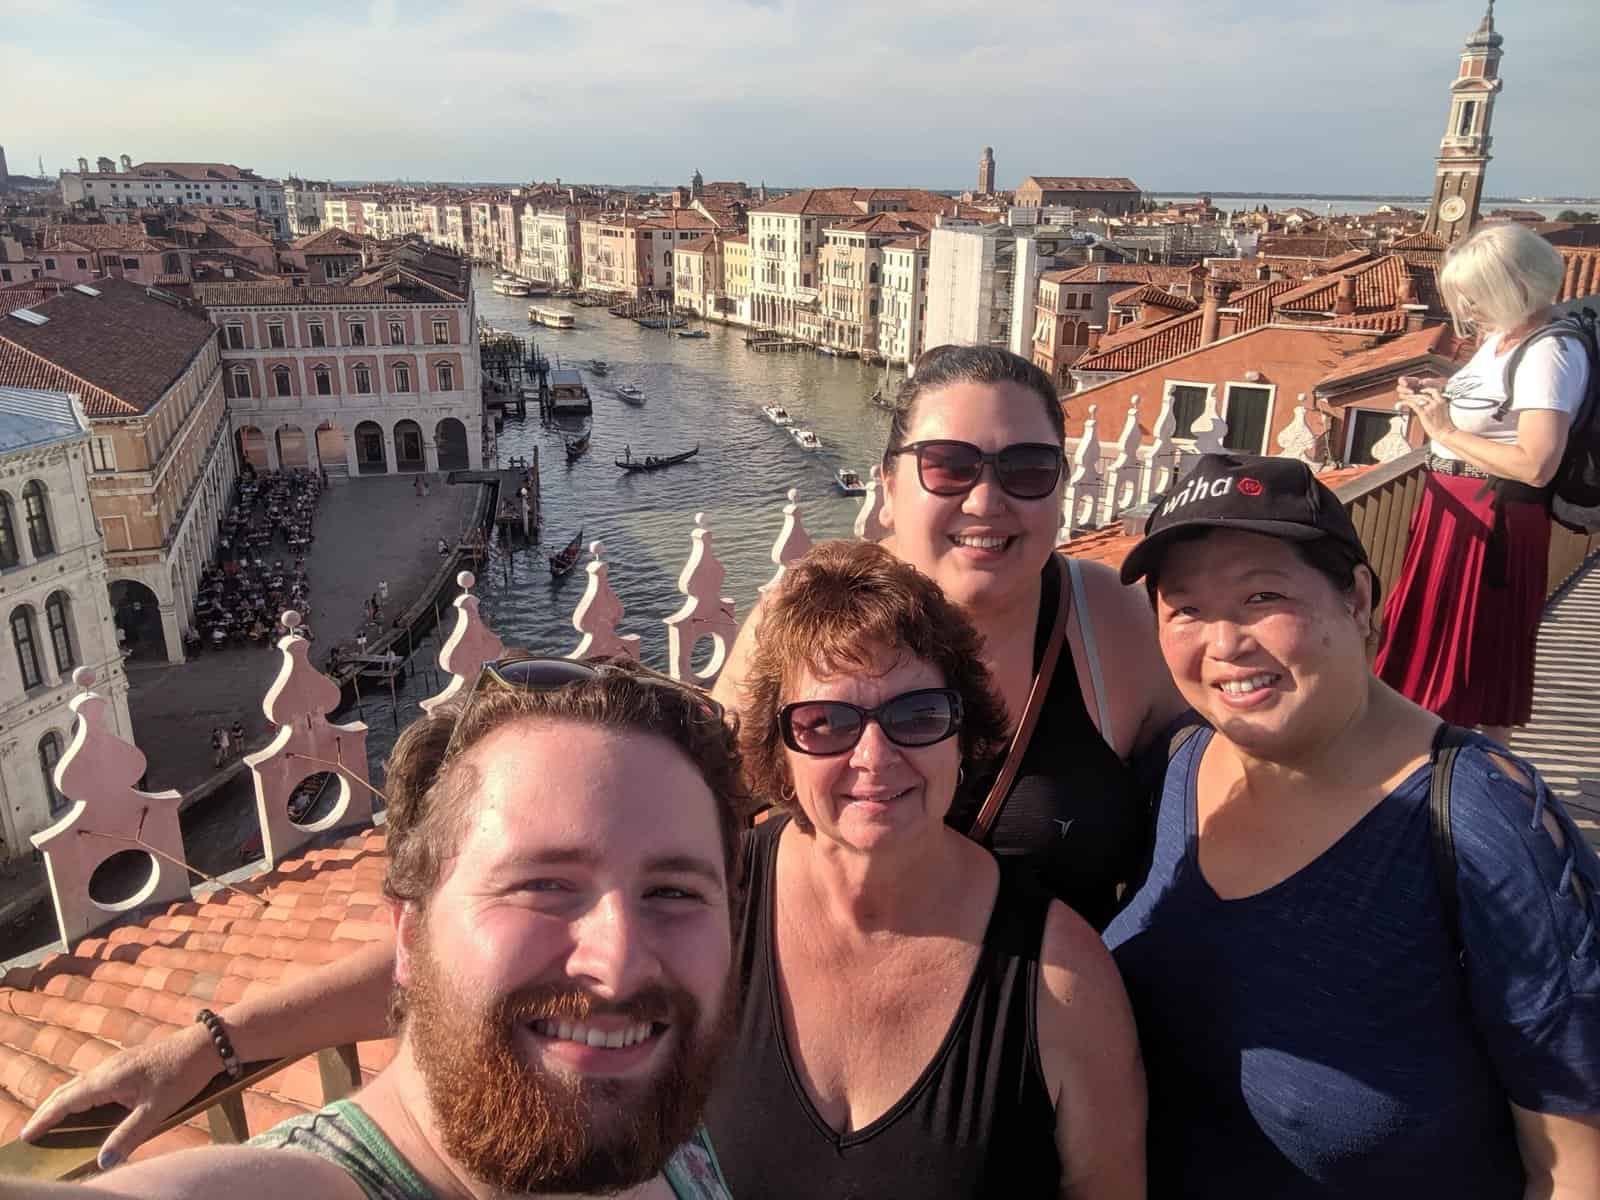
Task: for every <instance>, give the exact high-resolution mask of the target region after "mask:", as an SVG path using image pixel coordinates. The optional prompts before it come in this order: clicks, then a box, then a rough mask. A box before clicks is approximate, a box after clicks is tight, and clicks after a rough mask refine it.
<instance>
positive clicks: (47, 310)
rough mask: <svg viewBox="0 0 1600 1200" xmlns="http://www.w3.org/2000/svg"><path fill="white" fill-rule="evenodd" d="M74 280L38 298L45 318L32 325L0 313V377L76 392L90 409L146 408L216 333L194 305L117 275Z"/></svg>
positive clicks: (110, 413)
mask: <svg viewBox="0 0 1600 1200" xmlns="http://www.w3.org/2000/svg"><path fill="white" fill-rule="evenodd" d="M94 287H95V289H96V290H98V291H99V292H100V294H99V295H98V296H88V295H85V294H84V293H82V292H79V291H76V290H74V289H72V288H67V289H65V290H63V291H62V292H61V293H60V294H58V295H56V296H52V297H50V298H49V299H47V300H44V301H42V302H41V303H40V304H39V305H38V306H37V308H35V309H34V311H35V312H38V313H40V314H42V315H43V316H46V317H48V318H49V320H48V321H46V323H45V324H43V325H30V324H27V323H25V322H23V321H21V320H18V319H16V318H14V317H0V383H4V384H8V385H10V386H12V387H39V388H47V389H50V390H53V391H62V392H80V393H82V395H83V406H84V411H85V412H86V413H88V415H89V416H91V417H122V416H129V415H131V414H137V413H141V412H144V411H145V410H146V409H148V408H149V407H150V406H151V405H153V404H154V403H155V402H156V401H158V400H160V399H161V397H162V396H163V395H164V394H165V393H166V391H167V389H168V388H170V387H171V386H172V385H173V384H174V383H175V382H176V381H177V379H178V377H179V376H180V375H182V374H183V372H184V371H185V370H186V369H187V368H188V366H189V364H190V363H191V362H193V360H194V358H195V356H196V355H197V354H199V353H200V352H201V350H203V349H204V348H205V346H206V344H207V343H208V342H210V341H211V339H212V338H213V337H215V336H216V330H215V329H214V328H213V327H212V325H211V322H209V321H207V320H206V319H205V317H203V316H202V315H200V314H199V313H198V312H196V311H193V310H190V309H188V308H187V307H180V306H179V305H177V304H173V303H170V302H168V301H166V300H162V299H159V298H157V297H155V296H152V295H150V294H149V293H148V292H147V290H146V289H145V288H142V287H139V286H138V285H136V284H132V283H127V282H125V281H123V280H120V279H102V280H97V281H96V282H95V284H94Z"/></svg>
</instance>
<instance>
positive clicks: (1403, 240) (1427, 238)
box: [1389, 230, 1448, 251]
mask: <svg viewBox="0 0 1600 1200" xmlns="http://www.w3.org/2000/svg"><path fill="white" fill-rule="evenodd" d="M1447 246H1448V243H1447V242H1446V241H1445V240H1444V239H1443V238H1442V237H1440V236H1439V235H1438V234H1437V233H1426V232H1423V231H1421V230H1419V231H1418V232H1416V233H1411V234H1407V235H1406V236H1405V237H1400V238H1395V240H1394V241H1393V242H1391V243H1390V244H1389V249H1391V250H1438V251H1443V250H1445V249H1446V247H1447Z"/></svg>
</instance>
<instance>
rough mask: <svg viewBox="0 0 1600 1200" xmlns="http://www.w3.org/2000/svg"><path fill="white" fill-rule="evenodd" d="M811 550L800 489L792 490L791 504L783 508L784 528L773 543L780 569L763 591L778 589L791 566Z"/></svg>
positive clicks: (776, 561) (774, 555)
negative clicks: (779, 583)
mask: <svg viewBox="0 0 1600 1200" xmlns="http://www.w3.org/2000/svg"><path fill="white" fill-rule="evenodd" d="M810 549H811V535H810V534H809V533H807V532H806V526H805V521H804V520H803V519H802V518H801V516H800V489H799V488H790V489H789V503H787V504H785V505H784V506H783V528H782V529H780V530H779V531H778V540H777V541H775V542H773V543H772V556H771V557H772V561H773V562H774V563H776V564H777V567H778V569H777V571H775V572H774V573H773V576H772V578H771V579H769V580H767V582H766V583H764V584H762V585H761V590H762V591H763V592H765V591H767V590H768V589H769V588H774V587H777V586H778V580H780V579H782V578H783V573H784V572H785V571H787V570H788V569H789V564H790V563H793V562H796V561H798V560H799V559H802V558H804V557H805V556H806V553H807V551H809V550H810Z"/></svg>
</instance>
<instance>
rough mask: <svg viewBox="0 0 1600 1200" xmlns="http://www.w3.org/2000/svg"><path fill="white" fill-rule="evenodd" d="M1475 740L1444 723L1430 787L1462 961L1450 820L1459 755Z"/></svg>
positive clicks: (1439, 866)
mask: <svg viewBox="0 0 1600 1200" xmlns="http://www.w3.org/2000/svg"><path fill="white" fill-rule="evenodd" d="M1471 739H1472V735H1471V733H1470V732H1468V731H1467V730H1465V729H1462V728H1461V727H1460V726H1459V725H1451V724H1450V723H1449V722H1447V721H1442V722H1440V724H1439V729H1438V731H1437V732H1436V733H1435V734H1434V735H1433V754H1432V762H1431V764H1430V773H1431V779H1430V782H1429V786H1428V829H1429V839H1428V840H1429V842H1430V843H1431V844H1432V846H1433V872H1434V874H1435V875H1437V876H1438V877H1439V902H1440V904H1441V905H1443V907H1444V923H1445V932H1446V933H1447V934H1448V935H1449V937H1450V942H1451V944H1452V945H1453V946H1454V947H1455V952H1456V959H1457V960H1458V961H1460V962H1462V963H1465V961H1466V948H1465V947H1464V946H1463V945H1462V943H1461V895H1460V893H1459V891H1458V890H1457V887H1456V835H1455V829H1454V827H1453V826H1452V825H1451V823H1450V780H1451V777H1452V776H1453V775H1454V774H1455V769H1456V757H1457V756H1458V755H1459V754H1460V753H1461V749H1462V747H1463V746H1466V745H1467V744H1468V743H1469V742H1470V741H1471Z"/></svg>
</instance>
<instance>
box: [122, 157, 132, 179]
mask: <svg viewBox="0 0 1600 1200" xmlns="http://www.w3.org/2000/svg"><path fill="white" fill-rule="evenodd" d="M122 173H123V174H124V175H129V174H132V173H133V159H131V158H129V157H128V156H127V155H126V154H124V155H123V156H122Z"/></svg>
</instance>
